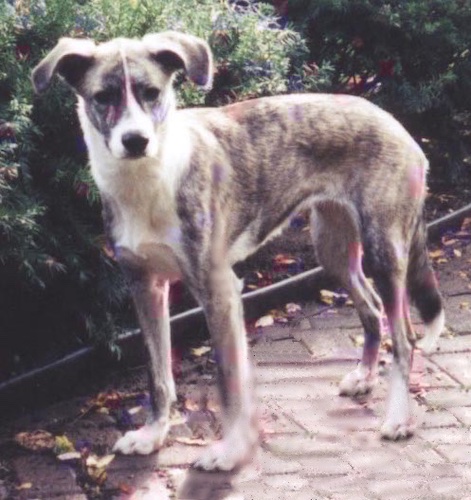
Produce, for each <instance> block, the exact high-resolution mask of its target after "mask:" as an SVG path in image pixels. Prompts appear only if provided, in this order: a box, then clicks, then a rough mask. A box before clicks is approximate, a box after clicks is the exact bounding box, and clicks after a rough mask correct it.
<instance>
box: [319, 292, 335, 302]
mask: <svg viewBox="0 0 471 500" xmlns="http://www.w3.org/2000/svg"><path fill="white" fill-rule="evenodd" d="M320 296H321V297H320V298H321V302H322V303H323V304H326V305H328V306H331V305H332V304H333V303H334V297H335V292H332V291H330V290H321V291H320Z"/></svg>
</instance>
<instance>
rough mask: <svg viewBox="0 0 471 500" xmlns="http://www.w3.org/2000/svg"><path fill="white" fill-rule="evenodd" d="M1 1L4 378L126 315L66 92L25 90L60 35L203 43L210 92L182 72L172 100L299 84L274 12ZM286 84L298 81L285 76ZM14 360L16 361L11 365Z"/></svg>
mask: <svg viewBox="0 0 471 500" xmlns="http://www.w3.org/2000/svg"><path fill="white" fill-rule="evenodd" d="M13 3H14V4H15V5H16V6H17V7H16V8H13V7H11V5H10V4H8V3H7V4H5V3H3V4H2V5H1V6H0V47H2V51H1V52H0V116H1V120H0V197H1V204H0V241H1V245H0V282H1V283H2V288H1V290H0V300H1V303H2V311H1V312H0V329H1V330H2V332H3V335H4V336H5V337H6V344H4V346H3V347H4V348H5V349H6V351H7V352H9V353H10V354H11V355H10V356H9V358H8V359H7V360H6V361H5V362H3V364H2V363H0V364H1V365H2V370H4V371H3V373H0V378H1V376H2V375H3V376H8V375H11V374H12V373H14V372H18V371H19V370H21V369H22V368H27V367H28V366H31V363H34V362H35V360H36V361H37V359H41V360H43V359H44V358H45V357H49V356H51V357H54V356H56V355H58V354H63V353H65V352H66V351H67V350H68V349H70V348H71V347H74V346H77V345H81V344H83V343H88V342H90V340H93V341H94V342H106V343H108V344H110V345H113V339H114V338H115V336H116V334H118V333H119V332H120V331H122V329H123V328H125V327H128V326H129V325H132V324H134V319H133V318H134V315H133V313H132V308H131V307H130V301H129V297H128V292H127V289H126V286H125V284H124V282H123V278H122V276H121V274H120V273H119V272H117V269H116V265H115V263H114V262H113V261H112V260H111V259H110V258H109V257H108V255H107V251H106V246H105V240H104V237H103V231H102V225H101V218H100V210H101V208H100V201H99V199H98V195H97V191H96V188H95V186H94V184H93V182H92V180H91V178H90V174H89V171H88V168H87V158H86V151H85V146H84V143H83V138H82V134H81V131H80V127H79V124H78V121H77V118H76V115H75V98H74V96H73V94H72V92H71V91H70V90H69V89H68V88H66V87H65V85H63V84H62V83H60V82H56V83H55V84H53V85H52V87H51V89H50V90H49V91H48V93H47V94H46V95H45V96H41V97H40V98H38V97H35V96H34V95H33V91H32V88H31V84H30V72H31V69H32V68H33V67H34V65H35V64H37V63H38V62H39V60H40V59H41V58H42V57H43V56H44V55H45V54H46V53H47V51H49V50H50V49H51V48H52V47H53V46H54V45H55V44H56V42H57V40H58V38H60V37H62V36H80V37H90V38H93V39H95V40H98V41H101V40H107V39H110V38H113V37H115V36H129V37H140V36H142V35H143V34H145V33H148V32H152V31H162V30H167V29H178V30H181V31H185V32H190V33H193V34H195V35H198V36H201V37H203V38H205V39H207V40H209V42H210V44H211V46H212V48H213V50H214V53H215V57H216V69H217V71H216V75H215V83H214V88H213V90H212V91H211V92H209V93H204V92H202V91H200V90H198V89H197V88H195V87H194V86H193V85H191V84H189V83H188V82H186V81H184V78H183V77H181V78H180V82H179V83H180V85H179V93H178V95H179V101H180V104H181V105H186V106H193V105H200V104H209V105H216V104H222V103H227V102H232V101H235V100H240V99H245V98H248V97H255V96H260V95H269V94H274V93H280V92H286V91H288V90H290V89H291V90H292V82H293V81H295V82H296V84H297V85H298V87H300V88H302V86H303V81H304V80H306V81H307V80H309V79H310V78H312V75H309V74H305V71H304V70H303V69H302V68H303V64H304V63H305V62H306V57H307V54H308V52H307V49H306V47H305V45H304V43H303V41H302V40H301V38H300V36H299V35H298V34H296V33H295V32H293V31H291V30H289V29H284V30H281V29H272V28H277V25H276V23H277V19H276V17H275V16H274V12H273V9H272V7H270V6H268V5H265V4H257V5H254V4H247V8H245V9H240V8H235V7H234V8H233V7H230V6H228V5H227V4H226V3H224V2H222V1H218V0H212V1H209V0H171V1H167V0H88V1H87V0H82V1H80V2H79V1H75V0H46V1H45V2H41V1H38V0H30V1H27V0H23V1H22V2H13ZM293 79H295V80H293ZM14 356H15V357H16V362H13V361H12V360H13V358H14Z"/></svg>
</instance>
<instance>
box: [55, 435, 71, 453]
mask: <svg viewBox="0 0 471 500" xmlns="http://www.w3.org/2000/svg"><path fill="white" fill-rule="evenodd" d="M70 451H75V446H74V445H73V444H72V442H71V441H70V439H69V438H68V437H67V436H65V435H64V436H56V438H55V443H54V453H55V454H56V455H62V453H68V452H70Z"/></svg>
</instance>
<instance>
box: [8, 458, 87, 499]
mask: <svg viewBox="0 0 471 500" xmlns="http://www.w3.org/2000/svg"><path fill="white" fill-rule="evenodd" d="M13 466H14V470H15V471H16V476H17V482H18V484H25V483H31V484H32V487H31V488H30V489H28V490H23V491H21V492H20V493H19V497H20V498H22V499H23V498H31V499H33V498H47V499H52V498H59V497H61V496H62V497H68V496H69V495H70V496H74V495H75V496H78V498H80V497H82V495H83V492H82V489H81V488H80V487H79V486H78V485H77V483H76V478H75V471H74V469H73V468H71V467H69V466H67V465H64V464H58V463H57V460H56V459H55V457H52V456H49V455H43V454H28V455H22V456H19V457H17V458H15V459H14V460H13Z"/></svg>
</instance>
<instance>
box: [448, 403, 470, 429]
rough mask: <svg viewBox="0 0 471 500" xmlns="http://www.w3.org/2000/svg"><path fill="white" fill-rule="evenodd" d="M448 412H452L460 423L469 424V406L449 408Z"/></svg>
mask: <svg viewBox="0 0 471 500" xmlns="http://www.w3.org/2000/svg"><path fill="white" fill-rule="evenodd" d="M450 413H452V414H453V415H454V416H455V417H456V418H457V419H458V420H459V421H460V422H461V423H462V424H464V425H467V426H471V406H467V407H466V406H463V407H459V408H451V409H450Z"/></svg>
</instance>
